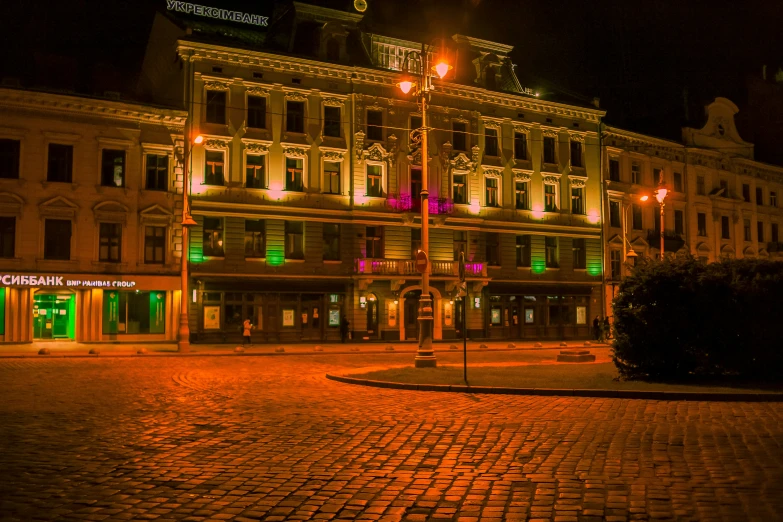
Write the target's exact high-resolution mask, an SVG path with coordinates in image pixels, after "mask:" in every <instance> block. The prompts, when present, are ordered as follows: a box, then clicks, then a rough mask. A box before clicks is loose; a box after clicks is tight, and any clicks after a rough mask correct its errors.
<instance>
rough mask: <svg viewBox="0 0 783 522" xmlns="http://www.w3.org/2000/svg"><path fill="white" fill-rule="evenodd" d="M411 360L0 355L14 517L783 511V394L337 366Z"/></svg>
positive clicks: (762, 517)
mask: <svg viewBox="0 0 783 522" xmlns="http://www.w3.org/2000/svg"><path fill="white" fill-rule="evenodd" d="M406 363H407V364H411V363H412V355H411V354H388V355H380V354H379V355H374V356H373V355H367V354H362V355H355V356H352V355H339V356H338V355H327V354H322V355H317V356H282V357H243V356H235V357H207V356H205V357H181V358H178V357H155V358H144V357H125V358H122V357H113V358H93V359H88V358H70V359H69V358H57V359H46V358H41V359H2V360H0V393H2V398H3V400H2V404H0V470H2V473H0V519H2V520H21V521H29V520H159V521H164V520H193V521H196V520H237V521H245V520H270V521H271V520H310V519H317V520H329V519H334V520H339V519H361V520H457V519H459V520H552V521H556V522H561V521H562V522H566V521H588V520H589V521H599V520H608V521H624V520H661V519H663V520H665V519H670V520H704V521H707V520H723V521H730V522H735V521H742V520H758V521H765V522H766V521H770V520H781V519H783V515H781V513H783V448H782V447H781V446H783V404H780V403H733V402H727V403H706V402H662V401H645V400H621V399H595V398H576V397H571V398H566V397H563V398H558V397H541V396H501V395H467V394H456V393H433V392H412V391H403V390H387V389H378V388H366V387H359V386H352V385H347V384H341V383H337V382H332V381H329V380H327V379H325V378H324V375H325V374H326V373H327V372H339V371H342V370H348V369H350V368H355V367H364V366H378V365H390V364H406Z"/></svg>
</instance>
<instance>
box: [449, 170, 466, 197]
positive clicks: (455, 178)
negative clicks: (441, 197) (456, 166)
mask: <svg viewBox="0 0 783 522" xmlns="http://www.w3.org/2000/svg"><path fill="white" fill-rule="evenodd" d="M452 182H453V183H452V193H451V199H452V201H453V202H454V204H455V205H466V204H467V203H468V175H467V174H466V173H464V172H455V173H454V174H453V175H452Z"/></svg>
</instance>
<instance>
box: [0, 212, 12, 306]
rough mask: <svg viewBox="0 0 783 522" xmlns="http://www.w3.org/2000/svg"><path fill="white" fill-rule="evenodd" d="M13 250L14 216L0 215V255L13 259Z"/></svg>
mask: <svg viewBox="0 0 783 522" xmlns="http://www.w3.org/2000/svg"><path fill="white" fill-rule="evenodd" d="M15 252H16V218H15V217H13V216H0V257H2V258H4V259H13V257H14V254H15ZM0 297H2V296H0ZM0 304H2V303H0ZM0 320H2V316H0Z"/></svg>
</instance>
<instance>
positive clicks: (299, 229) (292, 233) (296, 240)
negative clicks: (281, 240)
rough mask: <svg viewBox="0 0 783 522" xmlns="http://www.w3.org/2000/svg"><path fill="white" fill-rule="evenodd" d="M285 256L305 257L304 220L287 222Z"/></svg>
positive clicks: (292, 257)
mask: <svg viewBox="0 0 783 522" xmlns="http://www.w3.org/2000/svg"><path fill="white" fill-rule="evenodd" d="M285 258H286V259H304V222H302V221H286V222H285Z"/></svg>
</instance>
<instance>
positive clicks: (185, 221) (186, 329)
mask: <svg viewBox="0 0 783 522" xmlns="http://www.w3.org/2000/svg"><path fill="white" fill-rule="evenodd" d="M191 133H192V129H191V128H190V125H188V128H187V130H186V132H185V143H184V145H185V150H184V154H183V158H182V159H183V161H182V266H181V273H180V286H181V291H180V301H179V330H178V332H177V351H178V352H180V353H187V352H189V351H190V324H189V319H188V254H189V252H188V250H189V246H190V241H189V237H190V227H192V226H194V225H196V221H195V220H194V219H193V216H191V215H190V198H189V192H190V190H189V189H190V175H191V173H190V171H191V170H192V169H191V166H192V165H191V162H192V161H193V156H192V154H191V151H190V147H191V142H192V143H195V144H199V143H201V142H202V141H204V138H203V136H201V135H198V136H196V137H195V138H192V137H191Z"/></svg>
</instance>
